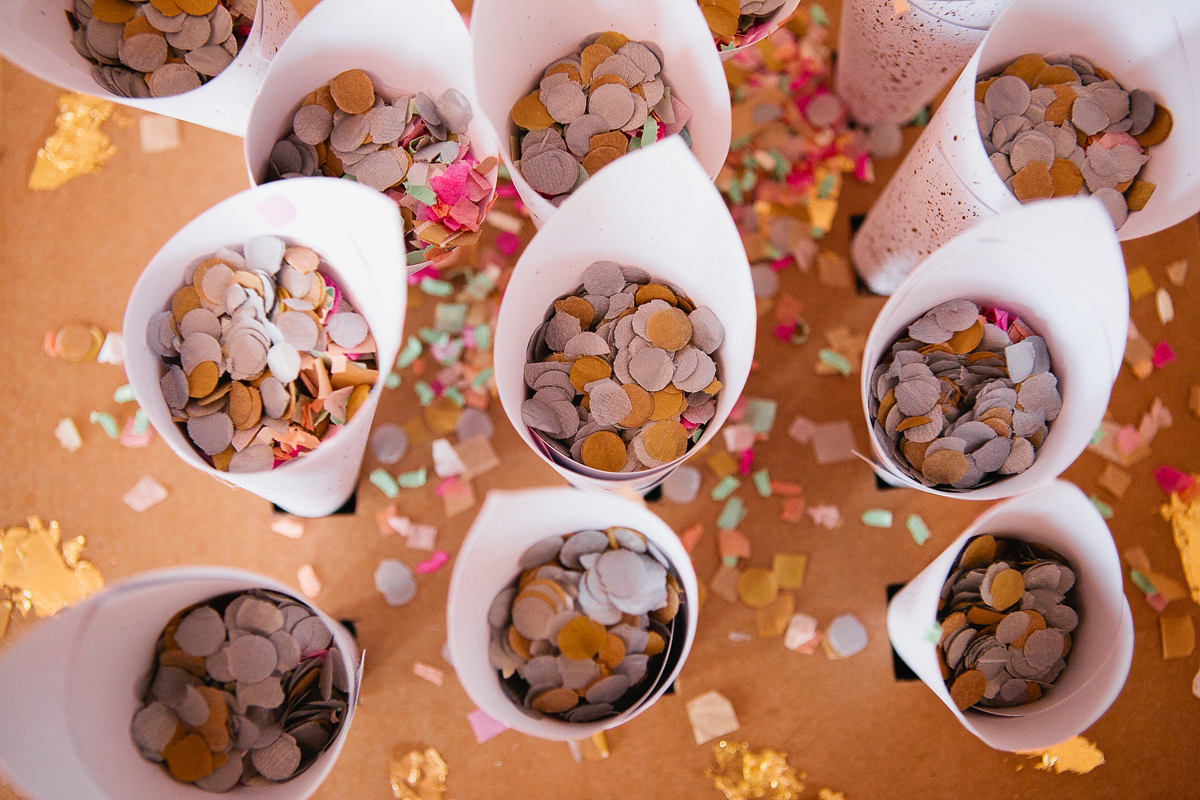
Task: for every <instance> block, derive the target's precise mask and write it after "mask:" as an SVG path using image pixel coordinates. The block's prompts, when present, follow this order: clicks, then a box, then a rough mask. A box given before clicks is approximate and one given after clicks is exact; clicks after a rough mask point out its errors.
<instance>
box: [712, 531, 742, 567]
mask: <svg viewBox="0 0 1200 800" xmlns="http://www.w3.org/2000/svg"><path fill="white" fill-rule="evenodd" d="M717 553H718V554H719V555H720V556H721V562H722V563H723V564H727V565H729V566H731V567H736V566H737V560H738V559H739V558H750V540H749V539H748V538H747V537H746V535H745V534H744V533H739V532H738V531H735V530H718V531H717Z"/></svg>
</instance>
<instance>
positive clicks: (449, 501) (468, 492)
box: [437, 477, 475, 518]
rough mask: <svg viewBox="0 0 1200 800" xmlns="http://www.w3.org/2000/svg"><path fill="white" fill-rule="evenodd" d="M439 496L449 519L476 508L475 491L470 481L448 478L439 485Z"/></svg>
mask: <svg viewBox="0 0 1200 800" xmlns="http://www.w3.org/2000/svg"><path fill="white" fill-rule="evenodd" d="M437 495H438V496H439V497H441V498H442V510H443V511H444V512H445V514H446V517H447V518H450V517H453V516H455V515H457V514H461V513H462V512H464V511H468V510H470V509H472V508H474V507H475V489H474V487H472V486H471V483H470V481H464V480H459V479H458V478H457V477H454V478H447V479H446V480H444V481H442V483H440V484H439V485H438V488H437Z"/></svg>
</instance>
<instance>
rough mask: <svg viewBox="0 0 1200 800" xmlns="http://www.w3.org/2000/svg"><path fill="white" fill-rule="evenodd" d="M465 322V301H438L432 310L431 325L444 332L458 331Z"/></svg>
mask: <svg viewBox="0 0 1200 800" xmlns="http://www.w3.org/2000/svg"><path fill="white" fill-rule="evenodd" d="M466 324H467V304H466V303H438V304H437V308H435V309H434V312H433V327H435V328H437V329H438V330H439V331H445V332H446V333H458V332H460V331H461V330H462V329H463V326H464V325H466Z"/></svg>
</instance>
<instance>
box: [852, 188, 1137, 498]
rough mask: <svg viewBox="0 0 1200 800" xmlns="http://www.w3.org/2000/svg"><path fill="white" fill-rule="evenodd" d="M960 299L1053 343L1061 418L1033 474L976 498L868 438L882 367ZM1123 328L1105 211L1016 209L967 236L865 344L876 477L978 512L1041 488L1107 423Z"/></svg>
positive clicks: (934, 262)
mask: <svg viewBox="0 0 1200 800" xmlns="http://www.w3.org/2000/svg"><path fill="white" fill-rule="evenodd" d="M959 298H963V299H967V300H971V301H973V302H975V303H978V304H980V305H992V306H996V307H998V308H1002V309H1004V310H1006V311H1009V312H1010V313H1012V314H1015V315H1016V316H1018V317H1020V318H1021V319H1022V320H1023V321H1024V322H1026V323H1027V324H1028V325H1029V326H1030V327H1031V328H1032V329H1033V330H1034V332H1035V333H1037V334H1038V335H1039V336H1042V337H1043V338H1044V339H1045V340H1046V343H1047V344H1048V345H1049V348H1050V358H1051V371H1052V372H1053V373H1054V374H1055V376H1057V378H1058V388H1059V391H1060V392H1061V394H1062V399H1063V407H1062V411H1061V412H1060V413H1059V415H1058V418H1057V419H1056V420H1054V421H1053V422H1052V423H1050V432H1049V434H1048V435H1047V436H1046V440H1045V441H1044V442H1043V443H1042V446H1041V448H1039V449H1038V451H1037V459H1036V460H1035V461H1034V462H1033V466H1031V467H1030V468H1029V469H1028V470H1026V471H1025V472H1023V473H1021V474H1020V475H1011V476H1008V477H1005V478H1002V479H1001V480H998V481H996V482H995V483H992V484H990V485H987V486H983V487H981V488H978V489H972V490H969V491H965V492H947V491H942V490H938V489H933V488H930V487H927V486H924V485H923V484H921V483H920V482H919V481H916V480H913V479H912V478H910V477H909V476H907V475H905V474H904V473H903V472H901V471H900V470H899V468H897V467H896V466H895V465H894V464H893V463H892V461H891V459H889V458H888V456H887V454H886V453H885V452H884V450H883V448H882V446H881V445H880V444H879V442H878V441H877V438H876V436H875V433H874V431H873V424H874V419H873V418H872V415H871V414H870V411H869V407H868V403H867V399H868V397H869V396H870V392H871V385H870V383H871V373H872V371H873V370H874V368H875V365H876V364H878V363H879V360H880V359H881V358H882V357H883V356H884V355H885V354H886V353H887V352H888V351H889V349H890V348H891V346H892V344H893V343H894V342H895V341H896V340H897V339H898V338H900V337H901V336H903V335H905V331H906V329H907V327H908V326H909V325H910V324H912V323H913V322H914V321H916V320H917V319H919V318H920V317H921V316H922V315H924V314H925V312H927V311H929V309H931V308H933V307H934V306H936V305H938V304H939V303H943V302H945V301H947V300H955V299H959ZM1128 319H1129V295H1128V289H1127V283H1126V278H1125V261H1124V258H1123V257H1122V255H1121V248H1120V245H1119V244H1118V243H1117V240H1116V236H1115V234H1114V232H1113V230H1112V225H1111V224H1110V223H1109V217H1108V214H1107V212H1105V211H1104V208H1103V206H1101V205H1100V202H1099V201H1098V200H1094V199H1091V198H1066V199H1056V200H1050V201H1047V202H1044V203H1038V204H1036V205H1031V206H1022V207H1018V208H1017V209H1016V210H1014V211H1011V212H1009V213H1006V214H1002V215H1000V216H998V217H995V218H993V219H990V220H987V221H986V222H982V223H980V224H979V225H977V226H976V227H974V228H972V229H970V230H969V231H967V232H966V233H964V234H962V235H960V236H959V237H958V238H956V239H954V240H953V241H951V242H949V243H948V244H946V245H945V246H943V247H942V248H941V249H940V250H938V251H937V252H936V253H934V254H933V255H932V256H930V257H929V258H928V259H926V260H925V261H924V262H923V263H922V264H921V265H920V266H919V267H918V268H917V270H916V271H915V272H914V273H913V274H912V275H911V276H909V278H908V280H906V281H905V282H904V283H903V284H901V286H900V287H899V288H898V289H897V290H896V293H895V294H894V295H892V297H890V298H889V299H888V302H887V303H886V304H885V305H884V307H883V309H882V310H881V311H880V312H879V316H878V317H877V318H876V319H875V324H874V325H873V326H872V327H871V333H870V335H869V336H868V338H867V344H866V348H865V350H864V353H863V371H862V382H861V391H862V399H863V411H864V414H865V415H866V421H867V428H868V430H871V449H872V452H873V453H874V458H875V462H876V463H875V464H874V467H875V469H876V471H877V472H879V473H880V474H881V475H883V474H885V473H886V478H887V480H888V481H889V482H891V483H894V484H899V485H902V486H908V487H911V488H914V489H920V490H922V491H926V492H931V493H933V494H941V495H945V496H948V497H959V498H966V499H972V500H994V499H996V498H999V497H1009V496H1012V495H1015V494H1019V493H1021V492H1027V491H1030V490H1032V489H1035V488H1038V487H1040V486H1044V485H1046V484H1047V483H1049V482H1050V481H1052V480H1053V479H1054V478H1056V477H1057V476H1058V475H1060V474H1061V473H1062V472H1063V471H1064V470H1065V469H1066V468H1067V467H1068V466H1070V465H1071V463H1072V462H1074V460H1075V459H1076V458H1077V457H1078V456H1079V454H1080V453H1082V452H1083V449H1084V448H1085V447H1086V446H1087V444H1088V442H1089V441H1090V440H1091V437H1092V434H1093V433H1094V432H1095V430H1096V428H1097V427H1098V426H1099V425H1100V421H1101V420H1102V419H1103V417H1104V411H1105V409H1106V408H1107V406H1108V397H1109V394H1111V392H1112V385H1113V382H1114V381H1115V380H1116V375H1117V372H1118V370H1119V369H1120V366H1121V358H1122V356H1123V354H1124V352H1125V335H1126V330H1127V327H1128Z"/></svg>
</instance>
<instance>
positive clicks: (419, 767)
mask: <svg viewBox="0 0 1200 800" xmlns="http://www.w3.org/2000/svg"><path fill="white" fill-rule="evenodd" d="M400 750H401V748H397V749H396V752H394V753H392V758H391V765H390V773H391V782H392V796H393V797H395V798H396V800H443V798H445V796H446V776H447V775H448V774H449V768H448V767H447V766H446V761H445V759H443V758H442V754H441V753H439V752H438V751H437V750H435V749H434V748H432V747H426V748H425V749H424V750H410V751H408V752H406V753H401V752H400Z"/></svg>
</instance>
